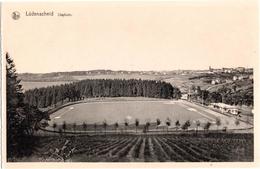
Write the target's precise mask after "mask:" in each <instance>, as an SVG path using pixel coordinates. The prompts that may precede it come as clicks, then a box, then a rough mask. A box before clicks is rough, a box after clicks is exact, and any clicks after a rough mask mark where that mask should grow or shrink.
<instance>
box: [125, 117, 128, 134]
mask: <svg viewBox="0 0 260 169" xmlns="http://www.w3.org/2000/svg"><path fill="white" fill-rule="evenodd" d="M127 127H128V121H127V119H125V131H126V132H127Z"/></svg>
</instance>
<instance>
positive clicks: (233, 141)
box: [33, 133, 253, 162]
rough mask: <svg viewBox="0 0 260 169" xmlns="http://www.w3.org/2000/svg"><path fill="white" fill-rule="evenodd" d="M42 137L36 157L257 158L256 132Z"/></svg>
mask: <svg viewBox="0 0 260 169" xmlns="http://www.w3.org/2000/svg"><path fill="white" fill-rule="evenodd" d="M39 140H40V143H39V144H38V148H36V149H35V151H34V153H33V156H34V158H33V159H34V160H35V161H63V160H65V161H72V162H168V161H172V162H186V161H189V162H200V161H204V162H228V161H233V162H236V161H253V135H252V134H234V133H212V134H210V133H208V134H197V135H196V134H164V135H102V136H100V135H99V136H97V135H96V136H48V137H42V138H40V139H39ZM62 157H63V158H62Z"/></svg>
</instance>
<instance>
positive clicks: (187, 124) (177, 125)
mask: <svg viewBox="0 0 260 169" xmlns="http://www.w3.org/2000/svg"><path fill="white" fill-rule="evenodd" d="M161 124H162V121H161V120H160V119H159V118H157V119H156V126H157V127H156V128H157V129H158V128H159V127H160V126H161ZM215 124H216V126H217V130H218V129H219V126H220V125H221V124H222V122H221V119H220V118H218V117H217V118H216V119H215ZM239 124H240V121H239V120H238V119H236V120H235V125H236V126H238V125H239ZM123 125H124V127H125V131H126V130H127V128H128V126H129V122H128V120H125V121H124V124H123ZM134 125H135V130H136V132H137V128H138V127H139V126H140V121H139V119H135V123H134ZM165 125H166V126H167V132H168V128H169V127H170V126H171V125H172V121H171V119H170V118H166V120H165ZM174 125H175V129H176V130H178V129H182V130H184V131H185V130H188V128H189V127H190V126H191V122H190V120H187V121H185V122H184V123H183V124H181V123H180V121H179V120H177V121H176V122H175V123H174ZM195 125H196V132H197V131H198V128H199V127H203V129H204V130H209V128H210V126H211V125H212V123H211V122H206V123H205V124H204V125H203V126H201V122H200V121H199V120H196V122H195ZM80 126H81V127H80ZM90 126H91V127H90ZM101 126H102V127H103V129H104V131H105V132H106V130H107V127H108V126H109V124H108V123H107V121H106V120H104V121H103V123H102V124H99V125H97V124H96V123H94V124H89V128H90V129H94V130H95V132H96V130H97V128H98V127H101ZM110 126H111V125H110ZM119 126H120V125H119V123H118V122H115V123H114V129H115V130H116V131H117V129H118V128H119ZM150 126H151V122H150V121H147V122H146V123H145V125H143V127H144V128H143V129H144V130H143V132H148V131H149V127H150ZM57 127H58V125H57V124H56V123H55V122H54V123H53V124H52V128H53V130H54V131H56V128H57ZM71 127H72V129H73V131H74V132H76V131H77V129H78V128H79V127H80V128H81V129H83V130H84V131H85V132H86V131H87V128H88V125H87V123H86V122H83V123H82V125H77V124H76V123H73V124H72V126H71ZM68 128H69V127H68V125H67V123H66V122H65V121H64V122H63V124H62V125H61V128H59V130H58V131H59V132H65V131H66V130H67V129H68ZM224 129H226V128H224Z"/></svg>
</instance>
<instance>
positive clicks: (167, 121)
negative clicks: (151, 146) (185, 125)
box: [165, 117, 171, 133]
mask: <svg viewBox="0 0 260 169" xmlns="http://www.w3.org/2000/svg"><path fill="white" fill-rule="evenodd" d="M165 124H166V125H167V133H168V130H169V126H170V125H171V119H170V118H169V117H167V118H166V120H165Z"/></svg>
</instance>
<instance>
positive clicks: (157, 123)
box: [156, 118, 161, 128]
mask: <svg viewBox="0 0 260 169" xmlns="http://www.w3.org/2000/svg"><path fill="white" fill-rule="evenodd" d="M160 124H161V120H160V119H159V118H157V119H156V128H158V127H159V125H160Z"/></svg>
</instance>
